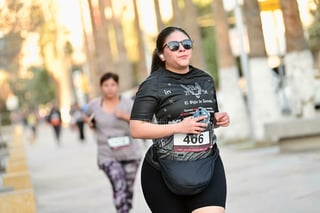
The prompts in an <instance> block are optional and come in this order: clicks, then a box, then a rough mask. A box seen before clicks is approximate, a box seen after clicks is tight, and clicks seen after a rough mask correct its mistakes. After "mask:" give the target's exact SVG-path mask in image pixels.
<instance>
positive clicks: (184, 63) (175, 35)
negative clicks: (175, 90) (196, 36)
mask: <svg viewBox="0 0 320 213" xmlns="http://www.w3.org/2000/svg"><path fill="white" fill-rule="evenodd" d="M186 39H189V38H188V36H186V35H185V34H184V33H182V32H180V31H174V32H172V33H171V34H170V35H169V36H168V37H167V39H166V40H165V44H164V45H165V47H164V49H163V57H160V59H161V60H163V61H165V64H166V68H167V69H168V70H171V71H177V72H179V71H181V70H185V69H186V68H187V67H188V66H189V64H190V61H191V57H192V48H191V49H185V48H184V47H183V45H182V44H181V43H180V42H181V41H183V40H186ZM171 41H178V42H179V49H178V50H176V51H171V50H170V49H169V47H168V46H167V45H166V44H167V43H168V42H171Z"/></svg>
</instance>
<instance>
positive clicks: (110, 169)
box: [102, 160, 140, 213]
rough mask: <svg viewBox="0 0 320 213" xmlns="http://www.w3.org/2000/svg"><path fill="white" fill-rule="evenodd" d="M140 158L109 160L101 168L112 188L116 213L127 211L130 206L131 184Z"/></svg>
mask: <svg viewBox="0 0 320 213" xmlns="http://www.w3.org/2000/svg"><path fill="white" fill-rule="evenodd" d="M139 163H140V160H130V161H111V162H110V163H109V164H106V165H103V166H102V169H103V171H104V173H105V174H106V175H107V176H108V178H109V180H110V182H111V185H112V190H113V202H114V205H115V207H116V209H117V212H118V213H128V212H129V210H130V209H131V208H132V198H133V185H134V180H135V177H136V174H137V171H138V168H139Z"/></svg>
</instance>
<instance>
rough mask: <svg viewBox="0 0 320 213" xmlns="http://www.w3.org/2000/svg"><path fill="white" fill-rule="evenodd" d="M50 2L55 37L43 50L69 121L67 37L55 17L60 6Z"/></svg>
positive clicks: (64, 118)
mask: <svg viewBox="0 0 320 213" xmlns="http://www.w3.org/2000/svg"><path fill="white" fill-rule="evenodd" d="M49 4H50V6H49V10H50V12H51V14H52V16H50V17H54V18H53V19H51V20H46V21H48V22H50V23H51V24H54V27H53V28H54V31H51V32H50V33H51V36H52V38H53V39H52V40H50V41H49V42H48V43H45V44H43V46H41V52H42V53H43V57H44V64H45V67H46V68H47V70H48V71H49V73H50V74H51V75H52V76H53V78H54V79H55V81H56V82H57V86H58V88H57V91H58V93H57V94H58V96H57V99H58V102H59V108H60V110H61V114H62V117H63V121H64V122H68V121H69V119H70V116H69V109H70V106H71V100H72V94H71V67H70V63H69V61H68V59H69V56H67V55H66V52H65V44H66V42H67V37H66V36H65V33H64V31H62V30H61V29H62V28H61V26H59V25H58V23H57V20H56V19H55V18H57V17H58V13H57V10H56V8H58V3H57V2H55V1H51V2H50V3H49Z"/></svg>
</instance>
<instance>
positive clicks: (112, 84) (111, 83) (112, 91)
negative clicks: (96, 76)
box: [100, 78, 119, 99]
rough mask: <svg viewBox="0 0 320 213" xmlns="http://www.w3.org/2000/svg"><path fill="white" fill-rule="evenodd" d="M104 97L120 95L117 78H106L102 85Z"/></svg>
mask: <svg viewBox="0 0 320 213" xmlns="http://www.w3.org/2000/svg"><path fill="white" fill-rule="evenodd" d="M100 89H101V92H102V95H103V97H105V98H109V99H110V98H114V97H116V96H117V95H118V89H119V86H118V84H117V82H116V81H115V80H113V79H112V78H109V79H108V80H105V81H104V82H103V83H102V85H101V86H100Z"/></svg>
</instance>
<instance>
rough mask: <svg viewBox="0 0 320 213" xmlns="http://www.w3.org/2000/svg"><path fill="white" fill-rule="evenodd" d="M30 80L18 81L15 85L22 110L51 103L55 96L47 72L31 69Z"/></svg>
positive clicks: (40, 69)
mask: <svg viewBox="0 0 320 213" xmlns="http://www.w3.org/2000/svg"><path fill="white" fill-rule="evenodd" d="M28 76H29V77H28V78H23V79H18V80H17V81H16V82H15V85H13V87H14V89H15V94H16V95H17V96H18V98H19V103H20V107H21V108H24V109H26V108H31V107H34V106H38V105H39V104H46V103H48V102H50V101H51V100H52V99H53V98H54V95H55V90H54V87H53V86H52V84H51V83H50V82H51V79H50V77H49V74H48V72H47V70H45V69H42V68H37V67H31V68H30V69H29V71H28Z"/></svg>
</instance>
